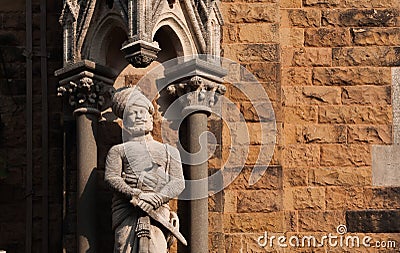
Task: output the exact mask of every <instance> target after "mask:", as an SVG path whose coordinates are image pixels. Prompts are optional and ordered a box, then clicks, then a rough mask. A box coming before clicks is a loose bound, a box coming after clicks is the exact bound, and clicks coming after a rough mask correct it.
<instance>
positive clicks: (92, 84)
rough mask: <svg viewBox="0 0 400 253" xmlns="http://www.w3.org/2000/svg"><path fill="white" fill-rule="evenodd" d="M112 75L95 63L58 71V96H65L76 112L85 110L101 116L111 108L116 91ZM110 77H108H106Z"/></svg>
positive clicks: (79, 64)
mask: <svg viewBox="0 0 400 253" xmlns="http://www.w3.org/2000/svg"><path fill="white" fill-rule="evenodd" d="M111 75H112V73H110V72H109V71H107V69H106V68H104V67H101V66H99V65H96V64H95V63H94V62H90V61H82V62H79V63H77V64H74V65H70V66H68V67H66V68H63V69H60V70H58V71H56V76H58V77H60V79H61V80H60V82H59V83H60V86H59V87H58V89H57V91H58V96H65V97H67V99H68V103H69V105H70V106H72V107H73V109H74V110H75V112H78V111H82V109H84V110H85V112H88V113H95V114H100V111H101V110H103V109H105V108H106V107H108V106H109V103H110V99H111V97H112V95H113V93H114V91H115V89H114V88H113V86H112V84H113V80H112V79H110V78H108V77H111ZM106 76H108V77H106Z"/></svg>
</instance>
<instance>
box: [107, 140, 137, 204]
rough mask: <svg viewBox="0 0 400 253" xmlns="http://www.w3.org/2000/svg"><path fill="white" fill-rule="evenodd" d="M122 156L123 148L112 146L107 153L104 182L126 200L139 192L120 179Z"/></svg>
mask: <svg viewBox="0 0 400 253" xmlns="http://www.w3.org/2000/svg"><path fill="white" fill-rule="evenodd" d="M122 154H123V147H122V146H120V145H116V146H113V147H112V148H111V149H110V151H108V154H107V159H106V170H105V174H104V180H105V181H106V183H108V185H109V186H110V187H111V189H112V190H113V191H116V192H119V193H122V194H123V195H125V196H126V197H127V198H132V197H133V196H137V195H138V194H139V193H140V192H141V191H140V190H139V189H137V188H132V187H130V186H129V185H128V184H127V183H126V182H125V180H124V179H123V178H122V176H121V175H122Z"/></svg>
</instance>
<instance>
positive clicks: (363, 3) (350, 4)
mask: <svg viewBox="0 0 400 253" xmlns="http://www.w3.org/2000/svg"><path fill="white" fill-rule="evenodd" d="M340 2H341V6H343V7H347V8H390V7H398V6H399V4H398V3H397V2H396V1H392V0H373V1H371V0H346V1H340Z"/></svg>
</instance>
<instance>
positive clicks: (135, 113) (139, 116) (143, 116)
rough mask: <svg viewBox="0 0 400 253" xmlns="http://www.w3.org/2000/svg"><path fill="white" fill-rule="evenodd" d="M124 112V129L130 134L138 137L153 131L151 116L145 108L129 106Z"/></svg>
mask: <svg viewBox="0 0 400 253" xmlns="http://www.w3.org/2000/svg"><path fill="white" fill-rule="evenodd" d="M125 110H126V111H125V115H124V128H125V129H126V130H128V131H129V132H130V133H131V134H133V135H140V134H145V133H148V132H150V131H151V130H153V116H151V114H150V113H149V111H147V109H146V108H144V107H141V106H136V105H131V106H129V107H128V108H126V109H125Z"/></svg>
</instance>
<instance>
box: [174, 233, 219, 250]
mask: <svg viewBox="0 0 400 253" xmlns="http://www.w3.org/2000/svg"><path fill="white" fill-rule="evenodd" d="M208 245H209V251H208V252H209V253H223V252H224V249H225V235H224V233H223V232H213V233H209V235H208ZM170 251H171V252H176V251H173V250H172V249H171V250H170Z"/></svg>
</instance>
